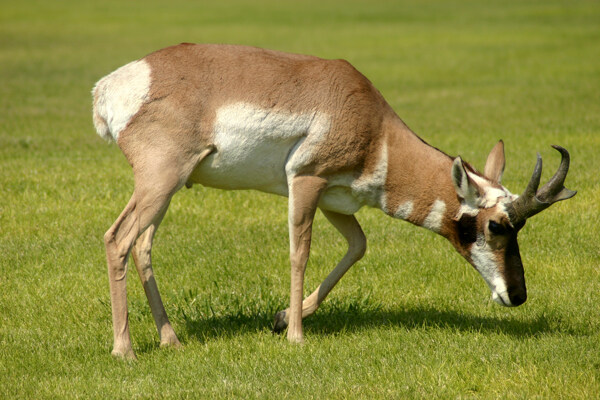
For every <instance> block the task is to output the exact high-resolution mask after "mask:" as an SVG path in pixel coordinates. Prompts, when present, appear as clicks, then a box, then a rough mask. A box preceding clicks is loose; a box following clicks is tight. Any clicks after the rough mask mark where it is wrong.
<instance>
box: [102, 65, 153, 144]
mask: <svg viewBox="0 0 600 400" xmlns="http://www.w3.org/2000/svg"><path fill="white" fill-rule="evenodd" d="M150 72H151V70H150V66H149V65H148V63H147V62H146V61H145V60H138V61H134V62H131V63H129V64H127V65H124V66H122V67H121V68H119V69H117V70H116V71H114V72H113V73H111V74H110V75H108V76H105V77H104V78H102V79H100V80H99V81H98V83H97V84H96V86H95V87H94V90H93V91H92V93H93V95H94V125H95V127H96V131H97V132H98V134H99V135H100V136H102V137H103V138H104V139H106V140H109V141H110V140H115V141H116V140H117V139H118V138H119V134H120V133H121V131H122V130H123V129H125V127H126V126H127V124H129V121H131V118H133V116H134V115H135V114H137V112H138V111H139V110H140V108H141V107H142V105H143V104H144V102H146V100H147V99H148V94H149V92H150V82H151V81H150Z"/></svg>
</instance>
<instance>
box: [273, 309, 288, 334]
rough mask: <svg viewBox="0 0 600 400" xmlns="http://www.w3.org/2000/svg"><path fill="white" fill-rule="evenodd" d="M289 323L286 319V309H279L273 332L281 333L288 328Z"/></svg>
mask: <svg viewBox="0 0 600 400" xmlns="http://www.w3.org/2000/svg"><path fill="white" fill-rule="evenodd" d="M287 326H288V323H287V322H286V321H285V311H279V312H278V313H277V314H275V321H274V322H273V333H281V332H283V331H284V330H285V328H287Z"/></svg>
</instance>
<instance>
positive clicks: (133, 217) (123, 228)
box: [104, 170, 181, 358]
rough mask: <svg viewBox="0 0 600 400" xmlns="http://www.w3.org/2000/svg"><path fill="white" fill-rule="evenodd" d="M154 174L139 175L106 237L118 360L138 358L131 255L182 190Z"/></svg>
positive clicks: (174, 180) (171, 179) (170, 179)
mask: <svg viewBox="0 0 600 400" xmlns="http://www.w3.org/2000/svg"><path fill="white" fill-rule="evenodd" d="M154 172H155V174H153V175H152V178H153V179H148V177H147V176H145V175H143V174H137V175H136V187H135V190H134V193H133V196H132V197H131V200H129V203H128V204H127V206H126V207H125V209H124V210H123V212H122V213H121V215H120V216H119V218H117V220H116V221H115V223H114V224H113V225H112V226H111V227H110V229H109V230H108V231H107V232H106V234H105V235H104V244H105V246H106V260H107V263H108V278H109V284H110V298H111V306H112V317H113V333H114V347H113V351H112V354H113V355H114V356H120V357H126V358H135V354H134V352H133V349H132V347H131V337H130V334H129V321H128V311H127V280H126V278H127V264H128V262H127V261H128V258H129V254H130V252H131V250H132V247H133V245H134V243H135V241H136V240H137V238H138V237H139V236H140V234H142V233H143V232H144V231H145V230H146V229H147V228H148V227H149V226H150V225H155V226H158V223H159V222H160V220H161V219H162V216H163V215H164V213H165V212H166V210H167V207H168V205H169V201H170V200H171V197H172V196H173V194H174V193H175V192H176V191H177V190H178V189H179V187H181V184H180V181H179V179H178V178H177V177H173V176H169V175H165V174H163V175H161V174H158V173H156V172H157V171H156V170H155V171H154ZM150 243H151V241H150ZM152 290H153V288H152Z"/></svg>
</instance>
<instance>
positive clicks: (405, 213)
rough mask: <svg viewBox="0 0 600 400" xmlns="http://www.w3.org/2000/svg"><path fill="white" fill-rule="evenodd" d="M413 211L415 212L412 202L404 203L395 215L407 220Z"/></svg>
mask: <svg viewBox="0 0 600 400" xmlns="http://www.w3.org/2000/svg"><path fill="white" fill-rule="evenodd" d="M444 207H446V206H445V205H444ZM412 210H413V202H412V201H407V202H404V203H402V204H400V206H399V207H398V208H397V209H396V212H395V213H394V217H396V218H400V219H403V220H407V219H408V217H410V215H411V214H412Z"/></svg>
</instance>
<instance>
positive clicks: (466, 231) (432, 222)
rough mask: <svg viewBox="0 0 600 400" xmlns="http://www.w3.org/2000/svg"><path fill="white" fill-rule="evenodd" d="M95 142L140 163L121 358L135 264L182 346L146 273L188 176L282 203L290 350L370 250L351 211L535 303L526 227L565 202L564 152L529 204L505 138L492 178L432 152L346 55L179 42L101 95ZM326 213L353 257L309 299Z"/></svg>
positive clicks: (113, 289) (117, 284)
mask: <svg viewBox="0 0 600 400" xmlns="http://www.w3.org/2000/svg"><path fill="white" fill-rule="evenodd" d="M93 97H94V111H93V117H94V125H95V127H96V130H97V131H98V134H99V135H100V136H101V137H103V138H105V139H107V140H109V141H111V140H114V141H116V142H117V144H118V146H119V147H120V149H121V150H122V151H123V153H124V154H125V157H126V158H127V160H128V161H129V163H130V164H131V167H132V168H133V173H134V177H135V188H134V191H133V195H132V197H131V200H130V201H129V203H128V204H127V206H126V207H125V209H124V210H123V212H122V213H121V215H120V216H119V217H118V218H117V220H116V221H115V223H114V224H113V225H112V226H111V227H110V229H109V230H108V231H107V232H106V234H105V236H104V241H105V245H106V257H107V262H108V274H109V282H110V295H111V304H112V315H113V329H114V349H113V355H117V356H124V357H135V355H134V353H133V350H132V347H131V339H130V335H129V323H128V312H127V294H126V274H127V259H128V257H129V254H130V253H131V254H132V255H133V259H134V261H135V264H136V267H137V271H138V273H139V275H140V278H141V281H142V284H143V287H144V290H145V292H146V295H147V297H148V301H149V303H150V307H151V310H152V314H153V316H154V320H155V322H156V326H157V328H158V332H159V335H160V341H161V345H175V346H178V345H179V341H178V339H177V336H176V335H175V332H174V331H173V328H172V327H171V324H170V323H169V319H168V318H167V314H166V312H165V309H164V306H163V303H162V300H161V298H160V294H159V292H158V288H157V285H156V281H155V280H154V275H153V272H152V266H151V257H150V253H151V249H152V239H153V237H154V234H155V233H156V229H157V228H158V225H159V224H160V222H161V220H162V218H163V216H164V215H165V212H166V210H167V207H168V206H169V202H170V200H171V197H172V196H173V195H174V194H175V192H177V191H178V190H179V189H180V188H182V187H183V186H184V185H185V186H187V187H191V186H192V185H193V184H194V183H199V184H202V185H205V186H210V187H216V188H221V189H257V190H260V191H264V192H268V193H273V194H278V195H281V196H287V197H288V198H289V202H288V204H289V214H288V223H289V237H290V261H291V292H290V307H289V308H288V309H286V310H283V311H281V312H279V313H277V315H276V316H275V325H274V330H275V331H282V330H284V329H285V328H286V327H287V329H288V331H287V337H288V339H289V340H290V341H292V342H301V341H302V340H303V333H302V318H304V317H307V316H309V315H311V314H312V313H314V312H315V310H316V309H317V308H318V306H319V304H320V303H321V302H322V301H323V300H324V299H325V297H326V296H327V294H328V293H329V292H330V291H331V289H332V288H333V287H334V286H335V284H336V283H337V282H338V281H339V280H340V278H341V277H342V276H343V275H344V273H345V272H346V271H347V270H348V269H349V268H350V267H351V266H352V265H353V264H354V263H355V262H357V261H358V260H359V259H360V258H361V257H362V256H363V254H364V253H365V249H366V239H365V236H364V234H363V231H362V229H361V227H360V225H359V224H358V222H357V220H356V218H355V217H354V213H356V212H357V211H358V210H359V209H360V208H361V207H363V206H365V205H367V206H371V207H376V208H379V209H381V210H382V211H383V212H385V213H386V214H388V215H390V216H392V217H395V218H399V219H403V220H406V221H409V222H411V223H413V224H416V225H419V226H423V227H425V228H427V229H430V230H432V231H434V232H436V233H438V234H440V235H442V236H444V237H445V238H447V239H448V240H449V241H450V243H452V245H453V246H454V247H455V248H456V250H457V251H458V252H459V253H460V254H461V255H462V256H463V257H464V258H466V259H467V261H469V262H470V263H471V264H472V265H473V266H474V267H475V269H477V271H479V273H480V274H481V276H482V277H483V279H484V280H485V282H486V283H487V285H488V286H489V288H490V290H491V292H492V297H493V299H494V300H495V301H496V302H498V303H500V304H502V305H504V306H518V305H520V304H522V303H523V302H525V300H526V298H527V294H526V288H525V279H524V273H523V265H522V263H521V258H520V255H519V247H518V245H517V232H518V231H519V230H520V229H521V228H522V227H523V225H524V224H525V221H526V219H527V218H529V217H531V216H533V215H534V214H536V213H538V212H540V211H541V210H543V209H544V208H546V207H549V206H550V205H551V204H552V203H554V202H557V201H559V200H565V199H568V198H570V197H572V196H573V195H574V194H575V192H573V191H570V190H568V189H566V188H564V186H563V182H564V180H565V177H566V175H567V171H568V168H569V154H568V152H567V151H566V150H565V149H563V148H562V147H559V146H554V148H555V149H557V150H558V151H559V152H560V153H561V156H562V160H561V163H560V167H559V169H558V171H557V172H556V174H555V175H554V177H553V178H552V179H551V180H550V181H549V182H548V183H547V184H545V185H544V186H543V187H542V188H541V189H539V190H538V186H539V181H540V175H541V168H542V163H541V158H540V157H539V155H538V160H537V165H536V167H535V170H534V173H533V176H532V178H531V181H530V183H529V185H528V186H527V189H526V190H525V191H524V193H523V194H522V195H521V196H516V195H513V194H511V193H510V192H509V191H508V190H507V189H506V188H504V187H503V186H502V185H501V184H500V179H501V177H502V173H503V171H504V145H503V143H502V141H500V142H498V144H497V145H496V146H495V147H494V148H493V149H492V151H491V153H490V154H489V156H488V158H487V162H486V165H485V169H484V172H483V174H480V173H479V172H477V171H476V170H475V169H474V168H473V167H472V166H470V165H469V164H468V163H466V162H464V161H463V160H461V158H460V157H456V158H452V157H449V156H448V155H446V154H444V153H443V152H441V151H439V150H438V149H436V148H434V147H431V146H429V145H428V144H427V143H425V142H424V141H423V140H421V139H420V138H419V137H418V136H416V135H415V134H414V133H413V132H412V131H411V130H410V129H409V128H408V127H407V126H406V125H405V124H404V123H403V122H402V120H401V119H400V118H399V117H398V116H397V115H396V113H395V112H394V111H393V110H392V109H391V107H390V106H389V105H388V103H387V102H386V101H385V100H384V98H383V97H382V95H381V94H380V93H379V92H378V91H377V90H376V89H375V88H374V87H373V85H372V84H371V82H370V81H369V80H368V79H367V78H366V77H364V76H363V75H362V74H361V73H360V72H358V71H357V70H356V69H355V68H354V67H353V66H352V65H350V64H349V63H348V62H346V61H343V60H324V59H320V58H317V57H311V56H305V55H297V54H287V53H281V52H276V51H269V50H263V49H258V48H251V47H243V46H232V45H193V44H181V45H177V46H173V47H169V48H165V49H162V50H159V51H157V52H155V53H152V54H150V55H148V56H146V57H144V58H142V59H140V60H137V61H134V62H132V63H129V64H127V65H125V66H123V67H121V68H119V69H117V70H116V71H114V72H113V73H111V74H110V75H108V76H106V77H104V78H103V79H101V80H100V81H99V82H98V83H97V84H96V86H95V88H94V90H93ZM317 208H320V209H321V211H322V212H323V214H324V215H325V217H326V218H327V219H328V220H329V221H330V222H331V223H332V224H333V226H334V227H335V228H337V230H338V231H339V232H340V233H341V234H342V235H343V236H344V238H345V239H346V240H347V242H348V251H347V253H346V254H345V256H344V257H343V258H342V260H341V261H340V262H339V263H338V265H337V266H336V267H335V268H334V269H333V271H332V272H331V273H330V274H329V276H327V278H326V279H325V280H324V281H323V283H322V284H321V285H320V286H319V287H318V288H317V289H316V290H315V291H314V292H313V293H312V294H311V295H309V296H308V297H307V298H306V299H304V301H303V281H304V271H305V268H306V264H307V261H308V256H309V249H310V243H311V231H312V223H313V217H314V215H315V212H316V209H317Z"/></svg>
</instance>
